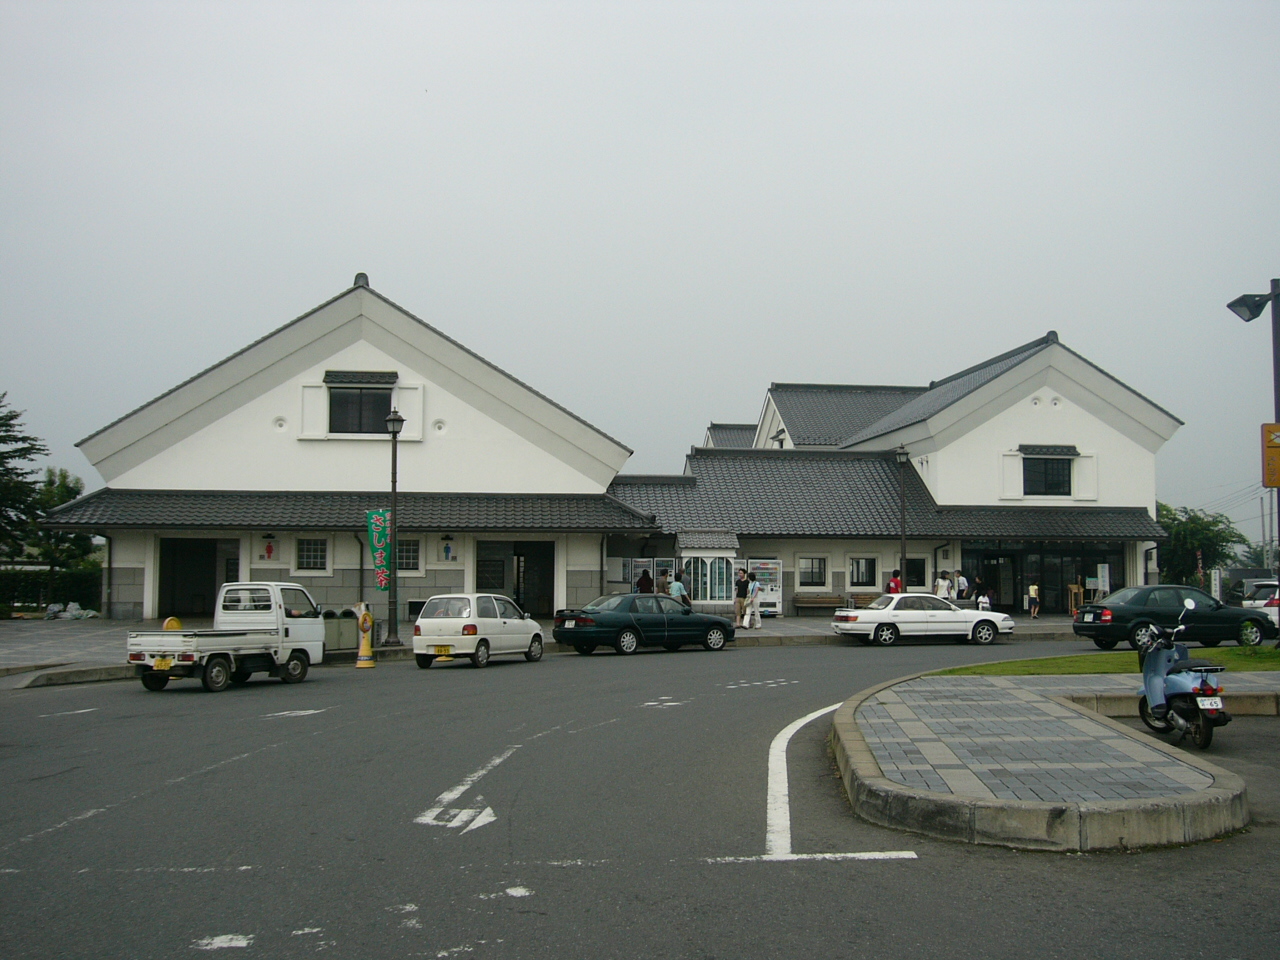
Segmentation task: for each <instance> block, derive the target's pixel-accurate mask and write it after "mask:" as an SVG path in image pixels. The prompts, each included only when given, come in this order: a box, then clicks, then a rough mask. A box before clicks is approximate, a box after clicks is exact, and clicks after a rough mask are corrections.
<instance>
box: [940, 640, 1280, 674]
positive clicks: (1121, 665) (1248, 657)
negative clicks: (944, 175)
mask: <svg viewBox="0 0 1280 960" xmlns="http://www.w3.org/2000/svg"><path fill="white" fill-rule="evenodd" d="M1190 652H1191V656H1192V657H1194V658H1196V659H1197V660H1208V661H1209V662H1210V663H1220V664H1222V665H1223V666H1224V667H1226V668H1227V669H1228V670H1237V671H1240V672H1242V673H1243V672H1249V671H1270V670H1280V650H1277V649H1275V648H1274V647H1266V648H1261V647H1225V648H1222V649H1213V648H1203V649H1202V648H1199V647H1191V648H1190ZM1138 672H1139V670H1138V655H1137V654H1136V653H1134V652H1133V651H1132V650H1126V651H1124V652H1119V651H1117V652H1114V653H1103V652H1101V651H1099V652H1098V653H1082V654H1078V655H1076V656H1073V657H1040V658H1037V659H1035V660H1002V661H1000V662H999V663H980V664H976V665H974V666H971V667H952V668H950V669H949V670H935V671H933V674H932V675H934V676H947V677H1039V676H1071V675H1074V674H1082V673H1132V674H1136V673H1138Z"/></svg>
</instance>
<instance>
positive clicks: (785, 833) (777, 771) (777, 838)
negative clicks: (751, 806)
mask: <svg viewBox="0 0 1280 960" xmlns="http://www.w3.org/2000/svg"><path fill="white" fill-rule="evenodd" d="M843 702H844V701H843V700H841V701H840V703H843ZM840 703H833V704H832V705H831V706H829V707H823V708H822V709H821V710H815V711H813V713H811V714H809V715H807V716H804V717H801V718H800V719H799V720H796V721H795V722H794V723H789V724H787V726H785V727H783V728H782V730H781V732H779V734H778V735H777V736H776V737H774V738H773V743H771V744H769V790H768V802H767V804H766V806H765V830H764V850H765V855H766V856H770V857H780V856H781V857H786V856H790V855H791V792H790V788H789V787H788V785H787V744H789V743H790V742H791V738H792V737H794V736H795V735H796V731H798V730H799V729H800V728H801V727H803V726H804V725H805V724H807V723H809V722H810V721H813V720H817V719H818V718H819V717H824V716H826V715H827V714H828V713H835V712H836V710H838V709H839V708H840Z"/></svg>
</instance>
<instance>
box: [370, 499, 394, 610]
mask: <svg viewBox="0 0 1280 960" xmlns="http://www.w3.org/2000/svg"><path fill="white" fill-rule="evenodd" d="M365 518H366V519H367V520H368V521H369V553H371V554H372V555H373V579H374V582H375V583H376V584H377V587H378V589H379V590H386V589H387V588H388V587H390V586H391V511H390V510H369V511H366V513H365Z"/></svg>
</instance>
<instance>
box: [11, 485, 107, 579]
mask: <svg viewBox="0 0 1280 960" xmlns="http://www.w3.org/2000/svg"><path fill="white" fill-rule="evenodd" d="M82 493H84V481H83V480H81V479H80V478H79V477H77V476H73V475H72V474H70V473H68V472H67V471H66V470H64V469H62V468H61V467H59V468H58V469H56V470H55V469H54V468H53V467H46V468H45V471H44V481H43V482H42V483H41V484H40V486H39V487H38V488H37V489H36V496H35V500H34V505H35V508H36V512H37V514H38V517H39V520H44V519H45V518H47V517H48V515H49V511H51V510H52V509H53V508H54V507H58V506H61V505H62V504H64V503H70V502H71V501H72V500H74V499H76V498H77V497H78V496H80V495H81V494H82ZM26 547H27V552H28V553H33V554H34V555H35V557H36V559H38V560H40V561H41V562H42V563H47V564H48V565H49V569H50V572H52V571H53V570H58V569H62V570H70V569H75V568H78V567H83V566H85V565H86V561H87V560H88V558H89V556H90V554H92V553H93V551H94V546H93V539H92V538H91V537H90V536H89V535H88V534H85V533H66V532H65V531H62V530H51V529H49V528H48V527H44V526H41V525H40V524H39V522H33V523H31V524H30V526H29V527H28V533H27V537H26Z"/></svg>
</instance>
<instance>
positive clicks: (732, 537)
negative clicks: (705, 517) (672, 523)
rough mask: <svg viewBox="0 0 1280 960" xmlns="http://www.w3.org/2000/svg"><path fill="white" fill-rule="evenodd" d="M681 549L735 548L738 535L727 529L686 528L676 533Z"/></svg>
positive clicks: (677, 543)
mask: <svg viewBox="0 0 1280 960" xmlns="http://www.w3.org/2000/svg"><path fill="white" fill-rule="evenodd" d="M676 546H677V547H679V548H680V549H681V550H737V549H738V535H737V534H736V533H731V532H729V531H727V530H686V531H684V532H683V533H677V534H676Z"/></svg>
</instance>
